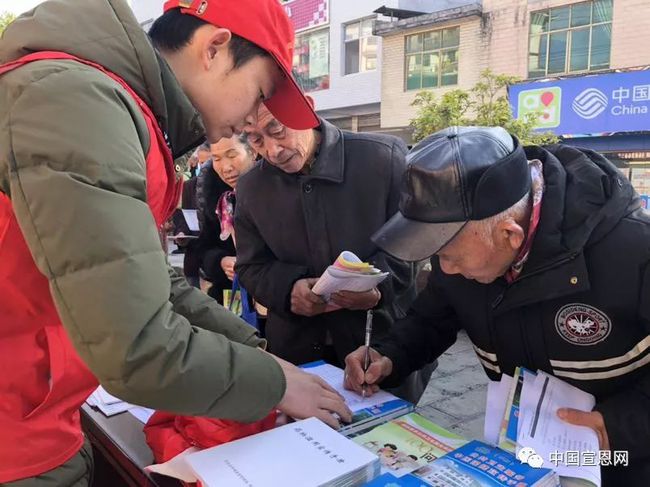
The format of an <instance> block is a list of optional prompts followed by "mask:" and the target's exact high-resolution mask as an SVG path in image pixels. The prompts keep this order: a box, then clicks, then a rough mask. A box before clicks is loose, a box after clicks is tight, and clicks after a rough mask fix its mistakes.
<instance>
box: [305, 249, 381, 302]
mask: <svg viewBox="0 0 650 487" xmlns="http://www.w3.org/2000/svg"><path fill="white" fill-rule="evenodd" d="M388 275H389V274H388V272H382V271H381V270H379V269H377V268H375V267H373V266H371V265H369V264H366V263H364V262H363V261H362V260H361V259H359V257H357V256H356V255H355V254H353V253H352V252H348V251H346V252H342V253H341V255H340V256H339V257H338V258H337V259H336V262H335V263H334V265H331V266H329V267H328V268H327V269H326V270H325V272H323V275H322V276H321V277H320V279H318V282H316V284H315V285H314V287H313V288H312V291H313V292H314V294H318V295H319V296H324V297H326V299H329V296H330V295H331V294H334V293H337V292H339V291H354V292H359V293H362V292H366V291H370V290H371V289H373V288H375V287H377V286H378V285H379V283H381V282H382V281H383V280H384V279H386V278H387V277H388Z"/></svg>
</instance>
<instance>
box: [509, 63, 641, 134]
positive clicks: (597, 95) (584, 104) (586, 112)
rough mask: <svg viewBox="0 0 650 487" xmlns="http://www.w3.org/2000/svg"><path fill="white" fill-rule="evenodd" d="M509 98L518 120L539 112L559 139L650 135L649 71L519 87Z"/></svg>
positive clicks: (540, 122)
mask: <svg viewBox="0 0 650 487" xmlns="http://www.w3.org/2000/svg"><path fill="white" fill-rule="evenodd" d="M509 96H510V104H511V105H512V109H513V112H514V115H515V117H519V116H522V115H525V114H527V113H534V114H536V115H538V117H539V118H538V124H537V128H538V129H540V130H544V131H549V132H553V133H555V134H557V135H579V134H600V133H607V132H637V131H650V71H635V72H627V73H611V74H602V75H592V76H580V77H575V78H568V79H560V80H553V81H538V82H533V83H523V84H517V85H514V86H511V87H510V90H509Z"/></svg>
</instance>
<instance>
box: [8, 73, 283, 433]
mask: <svg viewBox="0 0 650 487" xmlns="http://www.w3.org/2000/svg"><path fill="white" fill-rule="evenodd" d="M8 110H9V113H8V115H7V116H8V117H9V123H8V124H7V125H8V127H9V145H8V148H6V149H3V150H4V151H5V156H6V158H7V160H8V166H9V167H8V174H6V175H2V177H3V178H6V180H8V181H9V184H8V187H9V195H10V198H11V201H12V204H13V206H14V211H15V213H16V217H17V219H18V221H19V224H20V227H21V229H22V231H23V234H24V236H25V239H26V241H27V244H28V246H29V248H30V251H31V252H32V254H33V256H34V258H35V261H36V264H37V266H38V268H39V270H40V271H41V272H42V273H43V274H44V275H45V276H47V278H48V280H49V282H50V291H51V294H52V296H53V298H54V302H55V304H56V306H57V309H58V311H59V315H60V316H61V319H62V322H63V325H64V327H65V329H66V331H67V333H68V335H69V336H70V338H71V340H72V342H73V344H74V346H75V348H76V350H77V351H78V353H79V354H80V356H81V358H82V359H83V360H84V362H85V363H86V364H87V365H88V367H89V368H90V369H91V370H92V372H93V373H94V374H95V375H96V376H97V378H98V379H99V380H100V382H101V383H102V384H103V385H104V386H105V387H106V389H107V390H108V391H110V392H111V393H112V394H115V395H117V396H119V397H121V398H122V399H124V400H126V401H129V402H133V403H136V404H141V405H144V406H148V407H152V408H156V409H163V410H167V411H172V412H177V413H181V414H188V415H203V416H210V417H219V418H229V419H235V420H239V421H251V420H256V419H259V418H261V417H263V416H264V415H265V414H267V413H268V412H269V411H270V410H271V409H272V408H273V407H274V406H276V405H277V403H278V402H279V401H280V399H281V398H282V396H283V394H284V389H285V379H284V375H283V373H282V370H281V369H280V367H279V366H278V365H277V364H276V362H275V361H274V360H273V359H272V358H271V357H269V356H268V355H267V354H265V353H263V352H261V351H260V350H257V349H256V348H255V347H254V346H256V345H259V344H260V343H261V342H260V341H259V340H258V339H256V338H255V337H254V334H253V331H252V330H251V329H250V328H248V327H247V326H246V325H245V324H243V323H242V322H241V320H239V319H238V318H236V317H235V316H234V315H232V314H229V313H227V312H225V311H224V310H222V309H221V308H219V307H218V306H216V305H215V304H213V303H211V302H209V301H208V298H205V297H203V296H200V295H199V294H197V292H195V291H192V290H190V289H188V288H187V287H186V286H183V285H181V284H180V283H179V281H178V279H176V278H170V275H169V273H168V266H167V264H166V262H165V255H164V253H163V251H162V249H161V245H160V241H159V239H158V235H157V232H156V228H155V224H154V221H153V218H152V216H151V214H150V211H149V208H148V206H147V203H146V177H145V162H144V151H143V146H146V145H147V144H146V143H143V140H147V139H148V137H147V134H146V130H143V126H144V123H143V121H142V118H141V115H140V113H139V110H138V108H137V106H136V105H135V103H134V102H133V101H132V100H131V98H130V97H129V95H127V94H126V93H125V92H124V91H123V89H122V88H121V87H119V86H118V85H117V84H114V83H113V82H112V81H110V80H109V79H108V78H106V77H105V76H104V75H102V74H101V73H99V72H95V71H93V70H92V69H90V68H83V67H82V68H78V67H73V68H70V69H66V70H63V71H59V72H55V73H52V74H49V75H48V76H46V77H44V78H42V79H40V80H38V81H34V82H32V83H31V84H29V85H28V86H27V87H26V88H25V89H24V90H23V91H22V93H20V94H19V95H18V96H17V97H16V99H15V101H14V103H13V104H12V106H11V107H8ZM6 180H5V181H6ZM3 185H5V183H3ZM238 342H239V343H238ZM249 345H253V346H249Z"/></svg>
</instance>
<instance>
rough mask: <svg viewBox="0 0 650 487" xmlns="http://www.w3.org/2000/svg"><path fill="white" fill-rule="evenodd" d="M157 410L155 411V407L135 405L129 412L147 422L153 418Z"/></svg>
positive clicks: (144, 422) (142, 421)
mask: <svg viewBox="0 0 650 487" xmlns="http://www.w3.org/2000/svg"><path fill="white" fill-rule="evenodd" d="M155 412H156V411H154V410H153V409H149V408H143V407H140V406H135V407H133V408H131V409H129V413H131V414H132V415H133V416H135V417H136V419H137V420H138V421H140V422H141V423H143V424H147V421H149V418H151V416H153V414H154V413H155Z"/></svg>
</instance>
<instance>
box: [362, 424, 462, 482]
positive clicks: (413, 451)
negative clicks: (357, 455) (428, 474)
mask: <svg viewBox="0 0 650 487" xmlns="http://www.w3.org/2000/svg"><path fill="white" fill-rule="evenodd" d="M353 440H354V441H355V442H356V443H358V444H359V445H361V446H363V447H364V448H367V449H368V450H370V451H372V452H373V453H375V454H376V455H378V456H379V459H380V460H381V466H382V473H390V474H391V475H393V476H395V477H397V478H399V477H403V476H405V475H408V474H410V473H411V472H414V471H415V470H418V469H420V468H422V467H424V466H426V465H428V464H429V463H431V462H432V461H434V460H435V459H437V458H440V457H442V456H444V455H446V454H447V453H449V452H451V451H453V450H455V449H456V448H458V447H460V446H462V445H464V444H465V443H467V440H465V439H464V438H462V437H461V436H458V435H456V434H454V433H451V432H449V431H447V430H445V429H443V428H441V427H440V426H437V425H435V424H433V423H432V422H431V421H429V420H428V419H426V418H424V417H422V416H420V415H419V414H416V413H411V414H407V415H406V416H402V417H401V418H397V419H393V420H392V421H390V422H388V423H385V424H382V425H380V426H377V427H376V428H375V429H373V430H371V431H369V432H367V433H364V434H362V435H360V436H356V437H355V438H353Z"/></svg>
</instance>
